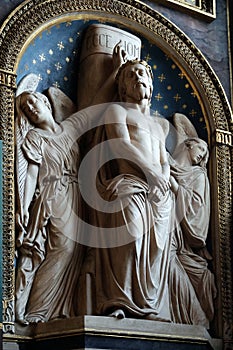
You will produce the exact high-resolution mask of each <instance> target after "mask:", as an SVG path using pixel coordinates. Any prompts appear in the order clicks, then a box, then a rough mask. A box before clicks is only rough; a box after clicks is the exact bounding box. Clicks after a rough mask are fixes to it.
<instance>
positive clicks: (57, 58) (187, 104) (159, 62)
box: [17, 20, 207, 139]
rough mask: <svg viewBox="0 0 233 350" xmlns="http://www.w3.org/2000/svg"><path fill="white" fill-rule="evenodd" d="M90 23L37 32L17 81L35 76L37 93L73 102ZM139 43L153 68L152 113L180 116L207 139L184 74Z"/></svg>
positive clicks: (162, 55)
mask: <svg viewBox="0 0 233 350" xmlns="http://www.w3.org/2000/svg"><path fill="white" fill-rule="evenodd" d="M92 23H98V21H83V20H74V21H71V22H64V23H60V24H58V25H54V26H52V27H50V28H48V29H46V30H45V31H44V32H42V33H40V34H39V35H38V36H37V37H36V38H35V39H34V40H33V42H31V43H30V45H29V46H28V47H27V49H26V51H25V53H24V55H23V57H22V59H21V61H20V64H19V66H18V70H17V82H18V83H19V82H20V80H21V79H22V78H23V77H24V76H25V75H27V74H29V73H35V74H37V75H39V77H40V83H39V85H38V91H41V92H43V91H44V90H46V89H47V88H49V87H50V86H56V87H59V88H60V89H61V90H62V91H64V92H65V93H66V94H67V95H68V96H69V97H70V98H71V99H72V100H73V101H74V102H75V99H76V95H77V91H76V85H77V72H78V62H79V52H80V41H81V36H82V32H83V30H84V29H85V28H87V26H89V25H90V24H92ZM106 24H111V23H106ZM111 25H112V24H111ZM121 28H122V29H125V30H127V31H129V30H128V29H127V28H124V27H122V26H121ZM134 34H136V33H135V32H134ZM138 36H140V35H138ZM141 40H142V53H141V58H142V59H144V60H146V61H147V62H148V63H149V64H150V65H151V66H152V69H153V74H154V92H153V98H152V110H153V111H154V114H157V113H159V114H161V115H162V116H164V117H165V118H167V119H169V118H170V117H171V115H172V114H173V113H175V112H179V113H183V114H185V115H186V116H187V117H188V118H189V119H190V120H191V121H192V123H193V124H194V125H195V126H196V128H197V129H198V133H199V136H200V137H202V138H203V139H206V137H207V134H206V127H205V123H204V119H203V115H202V111H201V108H200V105H199V102H198V99H197V97H196V95H195V93H194V91H193V90H192V88H191V86H190V84H189V82H188V80H187V79H186V77H185V74H184V73H183V72H182V71H180V69H179V68H178V67H177V66H176V64H175V63H174V62H173V60H172V59H171V58H170V57H169V56H167V55H165V53H164V52H163V51H161V50H160V49H159V48H158V47H157V46H155V45H153V44H152V43H150V42H149V41H147V40H146V39H145V38H143V37H141Z"/></svg>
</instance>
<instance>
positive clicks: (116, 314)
mask: <svg viewBox="0 0 233 350" xmlns="http://www.w3.org/2000/svg"><path fill="white" fill-rule="evenodd" d="M109 316H110V317H116V318H118V319H119V320H120V319H122V318H125V313H124V311H123V310H122V309H117V310H115V311H113V312H112V313H111V314H110V315H109Z"/></svg>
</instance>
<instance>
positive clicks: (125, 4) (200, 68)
mask: <svg viewBox="0 0 233 350" xmlns="http://www.w3.org/2000/svg"><path fill="white" fill-rule="evenodd" d="M69 16H70V17H72V18H73V19H74V18H77V19H79V18H80V19H82V18H90V19H95V18H98V19H101V20H103V21H104V20H106V21H108V22H109V21H112V22H113V23H119V24H124V26H126V27H129V28H130V29H131V30H132V29H133V28H135V30H137V32H140V33H141V34H142V35H144V36H145V37H147V38H148V39H149V40H151V41H152V42H153V43H154V44H155V45H158V46H159V47H160V48H161V49H162V50H163V51H164V52H165V53H168V54H169V55H170V56H171V57H172V58H173V60H174V61H175V62H176V63H177V65H178V66H179V67H181V68H182V69H183V70H184V71H185V72H186V73H187V76H188V77H189V79H190V83H191V84H192V87H193V89H194V91H195V92H197V96H198V98H199V102H200V104H201V106H202V110H203V115H204V118H205V122H206V126H207V130H208V143H209V146H210V149H211V160H210V168H209V172H210V180H211V186H212V202H213V206H212V213H213V215H212V221H211V237H212V245H213V252H214V255H215V260H216V261H217V262H219V263H216V266H215V274H216V275H217V278H218V280H219V284H218V293H219V298H218V302H217V306H216V308H217V309H218V310H219V314H218V315H217V316H218V320H219V321H216V326H215V329H216V335H217V336H220V337H223V338H224V339H226V340H227V339H230V337H231V334H230V332H231V331H230V329H231V326H230V325H232V319H233V315H232V313H233V311H232V310H233V304H232V295H233V293H232V280H231V251H230V245H231V244H230V242H231V238H230V234H231V231H232V221H231V215H232V197H231V194H230V193H231V186H232V173H231V167H232V129H233V117H232V113H231V109H230V106H229V103H228V101H227V98H226V96H225V93H224V90H223V88H222V86H221V84H220V82H219V80H218V78H217V76H216V75H215V73H214V71H213V70H212V68H211V67H210V66H209V64H208V62H207V61H206V59H205V57H204V56H203V55H202V53H201V52H200V51H199V50H198V48H197V47H196V46H195V45H194V44H193V43H192V42H191V40H190V39H189V38H188V37H187V36H186V35H185V34H184V33H183V32H182V31H181V30H180V29H179V28H177V27H176V26H175V25H174V24H173V23H171V22H170V21H169V20H167V19H166V18H165V17H163V16H162V15H161V14H159V13H158V12H156V11H155V10H153V9H152V8H150V7H148V6H146V5H144V4H142V3H141V2H138V1H136V0H124V1H123V0H122V1H118V0H116V1H112V0H64V1H62V2H61V1H59V0H49V1H47V0H29V1H25V2H23V3H22V4H21V5H20V6H18V7H17V8H16V9H15V11H13V12H12V14H11V15H10V16H9V17H8V18H7V20H6V21H5V22H4V23H3V25H2V28H1V31H0V48H1V49H0V123H1V124H0V125H1V127H0V133H1V140H2V141H3V328H4V332H6V333H12V332H14V229H15V228H14V215H15V213H14V123H13V121H14V93H15V89H16V70H17V65H18V62H19V60H20V57H21V55H22V52H23V50H24V48H25V47H26V46H27V45H28V44H29V43H30V41H32V40H33V38H34V37H35V36H36V35H37V34H38V33H39V32H40V31H42V30H43V28H45V27H46V26H48V25H49V24H52V23H56V22H59V21H61V20H62V19H63V20H64V18H69ZM220 320H221V321H220Z"/></svg>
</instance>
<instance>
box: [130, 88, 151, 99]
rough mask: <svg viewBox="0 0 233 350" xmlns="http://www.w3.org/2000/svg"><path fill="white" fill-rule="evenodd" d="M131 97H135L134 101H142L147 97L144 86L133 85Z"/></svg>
mask: <svg viewBox="0 0 233 350" xmlns="http://www.w3.org/2000/svg"><path fill="white" fill-rule="evenodd" d="M133 97H134V98H135V100H136V101H142V100H144V99H147V100H148V99H149V94H148V91H147V89H146V88H144V87H143V86H140V87H138V86H137V87H135V88H134V90H133Z"/></svg>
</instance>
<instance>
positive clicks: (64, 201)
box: [15, 45, 126, 324]
mask: <svg viewBox="0 0 233 350" xmlns="http://www.w3.org/2000/svg"><path fill="white" fill-rule="evenodd" d="M125 59H126V55H125V53H124V51H123V49H122V48H121V47H120V46H119V45H116V47H115V48H114V51H113V67H114V69H113V71H112V74H111V76H110V77H109V79H107V81H106V84H104V86H103V89H100V90H99V91H98V93H97V95H96V98H94V101H93V104H95V103H97V102H98V103H99V102H100V101H101V96H102V93H104V92H105V91H106V90H108V89H109V86H110V85H111V84H112V81H114V78H115V75H116V72H117V70H118V68H119V66H120V65H121V64H122V63H123V62H124V61H125ZM38 82H39V80H38V77H36V76H35V75H33V74H30V75H28V76H26V78H25V79H24V81H22V82H21V84H19V87H18V89H17V93H16V100H15V109H16V120H15V130H16V173H17V194H18V195H17V199H18V200H17V214H16V221H17V228H18V235H17V239H16V248H17V254H18V259H17V272H16V293H15V300H16V308H15V309H16V320H17V321H18V322H19V323H21V324H28V323H36V322H45V321H48V320H50V319H54V318H64V317H71V316H75V315H77V314H76V311H77V307H76V302H74V299H75V291H76V288H77V281H78V276H79V274H80V270H81V268H82V262H83V258H84V255H85V254H84V250H85V248H84V246H82V245H81V244H79V243H78V242H79V241H80V240H79V237H78V235H79V233H80V230H81V229H80V220H79V215H80V210H81V209H80V203H79V201H80V195H79V185H78V168H79V163H80V147H79V143H78V139H79V137H81V136H82V134H83V133H84V132H85V131H86V130H88V129H90V128H91V126H90V125H91V122H92V121H93V120H94V119H95V118H97V117H98V116H99V114H98V112H97V111H98V108H97V107H96V108H95V111H96V113H92V115H91V116H90V115H88V116H87V113H85V110H83V111H79V112H76V113H73V112H74V111H75V109H76V107H75V105H74V104H73V103H72V101H71V100H69V98H68V97H67V96H66V95H65V94H64V93H62V92H61V91H60V90H58V89H57V90H56V89H53V88H50V89H49V93H48V94H49V97H50V101H51V103H52V106H53V109H52V107H51V104H50V101H49V99H48V98H47V97H46V96H45V95H44V94H42V93H39V92H36V88H37V86H38ZM52 110H53V111H54V113H53V112H52ZM72 113H73V114H72ZM69 115H70V116H69Z"/></svg>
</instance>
